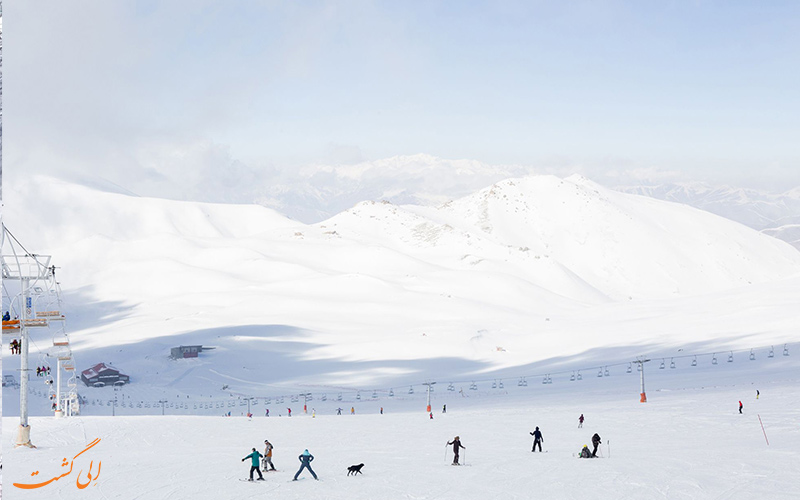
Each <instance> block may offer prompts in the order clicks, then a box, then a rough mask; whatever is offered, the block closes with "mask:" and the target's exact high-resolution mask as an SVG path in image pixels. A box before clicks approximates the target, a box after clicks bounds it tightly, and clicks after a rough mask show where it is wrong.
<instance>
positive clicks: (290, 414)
mask: <svg viewBox="0 0 800 500" xmlns="http://www.w3.org/2000/svg"><path fill="white" fill-rule="evenodd" d="M286 411H288V412H289V416H290V417H291V416H292V409H291V408H286Z"/></svg>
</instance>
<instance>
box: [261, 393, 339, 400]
mask: <svg viewBox="0 0 800 500" xmlns="http://www.w3.org/2000/svg"><path fill="white" fill-rule="evenodd" d="M322 400H323V401H327V400H328V395H327V394H323V395H322ZM267 401H269V400H267Z"/></svg>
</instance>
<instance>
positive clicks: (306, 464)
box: [242, 439, 319, 481]
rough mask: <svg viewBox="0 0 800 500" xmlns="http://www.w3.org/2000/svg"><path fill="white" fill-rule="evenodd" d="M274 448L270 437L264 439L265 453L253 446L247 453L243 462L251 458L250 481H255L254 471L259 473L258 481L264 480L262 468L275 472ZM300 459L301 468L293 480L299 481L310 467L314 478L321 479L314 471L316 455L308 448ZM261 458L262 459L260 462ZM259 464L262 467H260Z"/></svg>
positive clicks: (309, 470)
mask: <svg viewBox="0 0 800 500" xmlns="http://www.w3.org/2000/svg"><path fill="white" fill-rule="evenodd" d="M272 450H273V446H272V443H270V442H269V440H268V439H265V440H264V454H263V455H262V454H261V453H260V452H259V451H258V450H256V449H255V448H253V451H252V453H250V454H249V455H247V456H246V457H244V458H243V459H242V462H244V461H245V460H247V459H248V458H249V459H250V478H249V479H248V481H253V473H254V472H257V473H258V479H256V481H263V480H264V476H263V475H262V474H261V468H263V469H264V472H273V471H275V470H277V469H275V464H273V463H272ZM297 459H298V460H300V469H298V470H297V473H295V475H294V479H292V481H297V477H298V476H299V475H300V473H301V472H303V469H308V472H310V473H311V475H312V476H313V477H314V479H316V480H319V478H318V477H317V474H316V473H315V472H314V469H312V468H311V462H312V461H313V460H314V455H312V454H311V453H309V452H308V449H306V450H303V453H301V454H300V455H299V456H298V457H297ZM259 460H261V462H260V464H259ZM259 465H260V467H261V468H259Z"/></svg>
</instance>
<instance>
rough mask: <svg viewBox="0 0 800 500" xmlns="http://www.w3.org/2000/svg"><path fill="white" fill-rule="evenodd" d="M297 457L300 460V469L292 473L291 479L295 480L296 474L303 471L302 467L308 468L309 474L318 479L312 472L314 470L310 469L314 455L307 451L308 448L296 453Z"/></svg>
mask: <svg viewBox="0 0 800 500" xmlns="http://www.w3.org/2000/svg"><path fill="white" fill-rule="evenodd" d="M297 459H298V460H300V469H299V470H298V471H297V473H296V474H295V475H294V479H292V481H297V476H299V475H300V473H301V472H303V469H308V472H310V473H311V475H312V476H314V479H315V480H317V481H319V479H318V478H317V475H316V474H315V473H314V470H313V469H311V462H313V461H314V455H312V454H311V453H309V452H308V450H305V451H303V453H301V454H300V455H298V457H297Z"/></svg>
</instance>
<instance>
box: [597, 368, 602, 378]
mask: <svg viewBox="0 0 800 500" xmlns="http://www.w3.org/2000/svg"><path fill="white" fill-rule="evenodd" d="M602 377H603V369H602V368H600V370H598V371H597V378H602Z"/></svg>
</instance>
